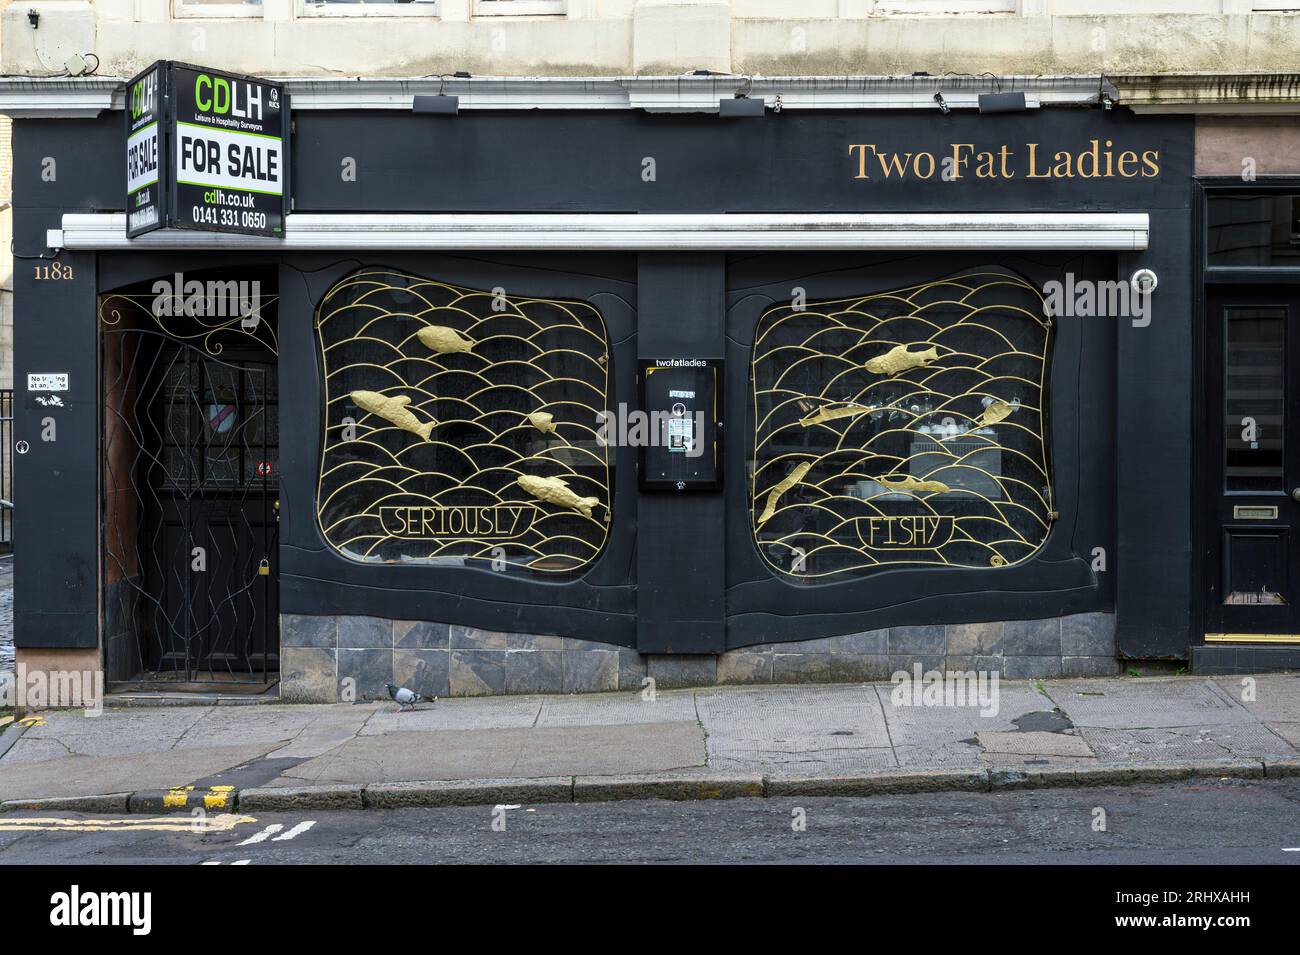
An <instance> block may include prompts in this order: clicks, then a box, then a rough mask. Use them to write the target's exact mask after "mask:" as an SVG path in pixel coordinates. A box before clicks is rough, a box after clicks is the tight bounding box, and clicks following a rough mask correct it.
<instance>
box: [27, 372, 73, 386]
mask: <svg viewBox="0 0 1300 955" xmlns="http://www.w3.org/2000/svg"><path fill="white" fill-rule="evenodd" d="M27 390H28V391H67V390H68V373H67V372H66V371H59V372H38V373H36V374H34V375H33V374H29V375H28V376H27Z"/></svg>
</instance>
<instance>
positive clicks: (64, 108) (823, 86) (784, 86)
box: [0, 74, 1119, 119]
mask: <svg viewBox="0 0 1300 955" xmlns="http://www.w3.org/2000/svg"><path fill="white" fill-rule="evenodd" d="M271 79H273V80H275V81H276V82H280V83H284V84H285V87H286V89H287V90H288V91H289V94H290V96H291V97H292V104H293V109H294V111H295V112H301V111H304V110H351V109H385V110H410V109H411V104H412V101H413V99H414V97H416V96H418V95H431V94H437V93H446V94H448V95H453V96H458V97H460V102H459V107H460V109H461V111H470V110H477V109H494V110H499V109H507V110H515V109H526V110H536V109H543V110H548V109H559V110H610V109H613V110H620V109H641V110H646V111H647V112H669V113H678V112H693V113H716V112H718V101H719V100H720V99H729V98H731V97H733V96H735V95H737V94H743V95H746V96H749V97H752V98H755V99H762V100H763V101H764V102H766V103H767V105H768V106H769V107H776V106H777V105H778V102H779V105H780V107H781V108H782V109H783V110H786V109H789V110H818V109H857V110H877V109H920V110H926V111H932V112H938V110H939V106H938V104H937V103H936V102H935V100H934V94H935V93H942V94H943V98H944V102H945V105H947V106H948V108H949V109H956V110H965V109H969V110H974V109H978V107H979V96H980V94H981V93H996V92H1002V93H1010V92H1023V93H1024V94H1025V107H1026V108H1027V109H1037V108H1038V107H1040V106H1075V107H1078V106H1095V105H1098V104H1099V102H1100V95H1101V93H1103V92H1105V93H1107V95H1108V96H1109V97H1110V98H1111V99H1112V100H1113V101H1114V100H1118V97H1119V94H1118V92H1117V91H1116V90H1115V88H1114V86H1112V85H1110V84H1109V83H1108V82H1106V80H1105V79H1104V78H1103V77H1101V76H1098V75H1096V74H1092V75H1077V76H992V75H981V76H970V75H958V74H946V75H943V76H755V77H749V76H737V75H731V74H726V75H719V74H709V75H686V76H603V77H570V76H556V77H537V76H533V77H528V76H524V77H519V76H473V77H446V78H439V77H421V78H414V77H410V78H401V77H356V78H352V79H340V78H337V77H333V76H319V77H301V76H300V77H293V76H286V77H271ZM124 97H125V81H124V80H123V79H120V78H117V77H109V76H93V77H78V78H76V79H70V78H67V77H31V76H9V77H0V114H4V115H7V116H12V117H14V118H15V119H21V118H27V119H31V118H65V119H74V118H83V117H87V116H95V115H98V114H99V113H100V112H103V111H105V110H119V109H124V108H125V98H124Z"/></svg>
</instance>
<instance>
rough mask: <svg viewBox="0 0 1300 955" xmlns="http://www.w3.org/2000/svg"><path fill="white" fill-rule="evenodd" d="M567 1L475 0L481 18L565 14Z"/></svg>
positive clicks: (475, 13) (475, 8) (475, 12)
mask: <svg viewBox="0 0 1300 955" xmlns="http://www.w3.org/2000/svg"><path fill="white" fill-rule="evenodd" d="M564 5H565V0H474V15H475V16H479V17H540V16H553V15H555V14H563V13H564Z"/></svg>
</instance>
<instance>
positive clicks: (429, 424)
mask: <svg viewBox="0 0 1300 955" xmlns="http://www.w3.org/2000/svg"><path fill="white" fill-rule="evenodd" d="M348 396H349V397H350V398H351V399H352V400H353V401H355V402H356V404H357V407H358V408H360V409H361V410H362V411H368V412H370V413H371V414H373V415H378V416H379V417H381V418H383V419H384V420H385V421H389V422H392V423H393V424H395V425H397V427H399V428H401V429H402V430H403V431H409V432H411V433H412V434H418V435H419V436H420V437H422V438H423V439H424V440H425V441H428V440H429V435H430V434H431V433H432V432H433V429H434V428H436V427H437V426H438V422H436V421H432V420H430V421H426V422H425V423H424V424H421V423H420V419H419V418H417V417H416V416H415V414H414V413H413V412H412V411H410V410H409V409H408V408H407V407H406V406H407V405H409V404H410V403H411V399H410V397H408V396H407V395H381V394H380V393H379V392H377V391H352V392H349V393H348Z"/></svg>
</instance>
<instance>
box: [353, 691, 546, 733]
mask: <svg viewBox="0 0 1300 955" xmlns="http://www.w3.org/2000/svg"><path fill="white" fill-rule="evenodd" d="M545 699H546V698H545V697H542V696H482V697H460V698H456V699H451V698H446V697H444V698H443V699H439V700H433V701H430V702H428V703H421V704H419V705H418V706H417V707H416V708H415V709H413V710H409V709H408V710H400V709H398V708H397V704H396V703H391V702H389V703H382V702H381V703H375V704H373V707H374V710H375V712H374V715H373V716H371V718H370V719H369V720H368V721H367V723H366V725H365V727H364V728H363V729H362V730H361V735H362V736H380V735H382V734H384V733H393V732H401V733H406V732H411V731H413V730H429V731H434V730H472V729H520V728H524V727H528V726H532V725H533V724H535V723H536V722H537V716H538V714H539V713H541V711H542V702H543V701H544V700H545ZM367 708H369V707H367Z"/></svg>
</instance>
